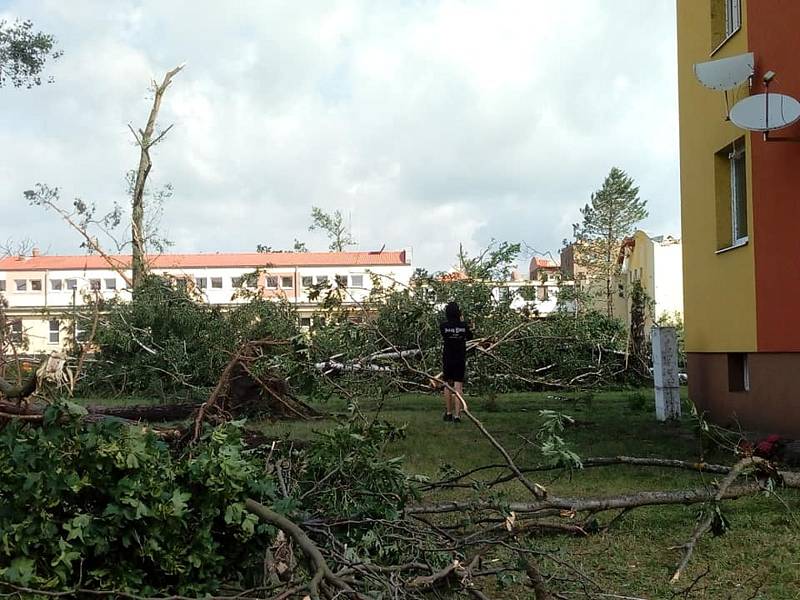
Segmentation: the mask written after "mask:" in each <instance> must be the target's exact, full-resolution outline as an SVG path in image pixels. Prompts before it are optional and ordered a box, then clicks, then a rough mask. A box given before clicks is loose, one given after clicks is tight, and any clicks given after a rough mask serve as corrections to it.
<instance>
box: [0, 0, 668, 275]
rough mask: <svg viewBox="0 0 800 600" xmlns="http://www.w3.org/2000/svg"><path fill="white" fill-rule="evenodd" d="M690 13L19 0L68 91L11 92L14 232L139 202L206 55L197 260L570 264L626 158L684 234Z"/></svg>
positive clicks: (179, 144)
mask: <svg viewBox="0 0 800 600" xmlns="http://www.w3.org/2000/svg"><path fill="white" fill-rule="evenodd" d="M674 5H675V2H674V0H559V1H548V2H545V1H544V0H485V1H484V0H463V1H458V0H441V1H439V0H363V1H358V0H320V1H316V0H303V1H302V2H299V1H296V0H282V1H278V0H259V1H256V0H253V1H236V2H230V3H223V2H219V1H210V0H208V1H207V0H184V1H179V0H113V1H109V0H70V1H69V2H64V1H63V0H37V1H34V0H19V1H18V0H10V1H8V0H0V19H3V18H5V19H7V20H9V19H11V20H13V19H14V18H17V17H20V18H26V19H31V20H33V21H34V23H35V24H36V26H37V28H39V29H42V30H44V31H46V32H48V33H52V34H53V35H55V36H56V37H57V38H58V41H59V47H60V48H61V49H62V50H63V51H64V55H63V57H62V58H61V59H60V60H59V61H57V62H56V63H53V64H52V65H50V66H49V67H48V69H47V71H48V73H49V74H52V75H53V76H54V78H55V82H54V83H53V84H50V85H46V86H42V87H40V88H36V89H33V90H15V89H13V88H7V87H4V88H0V209H2V210H0V215H2V220H1V221H0V240H5V239H8V238H14V239H19V238H23V237H28V238H31V239H32V240H34V241H36V242H37V243H38V245H39V246H40V247H42V248H43V249H46V250H48V251H49V252H50V253H67V252H69V253H76V252H80V250H79V248H78V246H79V243H80V240H79V239H78V237H77V236H76V235H75V234H73V233H71V232H69V231H68V230H67V229H66V228H65V226H64V225H63V224H62V223H60V222H59V221H58V219H57V217H56V216H55V215H53V214H49V213H45V212H43V211H42V209H40V208H36V207H30V206H28V205H27V203H26V201H25V200H24V198H23V196H22V192H23V191H24V190H26V189H29V188H31V187H32V186H33V185H34V184H35V183H37V182H43V183H47V184H49V185H51V186H58V187H59V188H60V189H61V191H62V194H63V196H64V199H65V200H66V201H67V202H70V201H71V199H72V198H74V197H76V196H79V197H81V198H83V199H84V200H86V201H93V202H96V203H97V204H98V205H99V206H100V207H108V206H110V205H111V204H112V203H113V202H114V200H118V201H123V202H124V200H125V190H126V185H125V178H124V175H125V172H126V171H127V170H129V169H132V168H134V167H135V166H136V164H137V162H138V153H137V149H136V147H135V146H134V145H133V142H132V138H131V134H130V132H129V131H128V124H129V123H130V124H133V125H134V126H137V127H139V126H143V124H144V121H145V119H146V117H147V112H148V110H149V105H150V95H149V94H148V91H147V88H148V85H149V82H150V80H151V79H152V78H153V77H157V78H161V77H163V74H164V72H165V71H166V70H168V69H170V68H172V67H174V66H175V65H178V64H181V63H184V62H185V63H186V68H185V70H184V71H183V72H181V73H180V74H179V75H178V76H177V77H176V79H175V80H174V83H173V86H172V87H170V89H169V91H168V92H167V95H166V97H165V100H164V104H163V108H162V112H161V116H160V124H161V125H163V126H166V125H168V124H172V123H174V128H173V130H172V131H171V132H170V133H169V136H168V138H167V139H166V141H164V142H163V143H162V144H161V145H159V146H158V148H157V150H155V151H154V168H153V171H152V177H151V179H152V183H153V184H154V185H155V186H160V185H163V184H165V183H171V184H172V185H173V186H174V192H175V193H174V196H173V197H172V198H171V199H170V200H169V201H168V202H167V204H166V206H165V210H164V215H163V218H162V230H163V231H164V233H165V234H166V237H167V238H169V239H170V240H172V241H173V242H174V244H175V247H174V250H175V251H180V252H192V251H210V252H213V251H253V250H254V249H255V247H256V245H257V244H259V243H261V244H268V245H271V246H273V247H275V248H288V247H291V245H292V241H293V239H294V238H299V239H301V240H303V241H305V242H306V243H307V244H308V246H309V247H310V248H311V249H325V247H326V241H325V239H324V237H323V236H322V235H321V234H319V233H317V232H313V233H312V232H309V231H307V228H308V224H309V214H310V211H311V207H312V206H320V207H322V208H323V209H326V210H334V209H339V210H341V211H342V212H343V213H344V214H345V215H347V217H348V218H349V219H350V220H351V223H352V230H353V234H354V237H355V238H356V240H357V241H358V242H359V245H358V247H359V248H360V249H363V250H369V249H375V248H380V247H381V246H382V245H384V244H386V247H387V248H390V249H394V248H403V247H410V248H413V252H414V263H415V265H417V266H424V267H427V268H433V269H438V268H447V267H449V266H450V265H451V264H452V263H453V261H454V256H455V254H456V251H457V249H458V244H459V242H463V243H464V245H465V247H466V248H467V249H470V250H474V249H477V248H479V247H482V246H483V245H485V244H486V243H487V242H488V241H489V240H490V239H492V238H496V239H500V240H511V241H524V242H526V243H527V244H528V245H529V246H530V247H532V248H535V249H538V250H539V251H541V252H546V251H552V252H556V251H557V250H558V248H559V247H560V245H561V240H562V239H563V238H565V237H568V236H569V235H570V234H571V223H573V222H575V221H576V220H577V219H578V218H579V213H578V209H579V207H581V206H582V205H583V204H585V203H586V202H587V201H588V200H589V195H590V193H591V192H592V191H593V190H595V189H597V188H598V187H599V186H600V184H601V183H602V180H603V178H604V177H605V175H606V174H607V173H608V171H609V169H610V168H611V167H612V166H618V167H620V168H622V169H624V170H626V171H627V172H628V173H629V174H630V175H631V176H632V177H634V178H635V180H636V181H637V183H638V184H639V186H640V188H641V196H642V197H643V198H646V199H647V200H648V203H649V209H650V217H649V219H648V220H647V221H646V222H645V223H644V226H645V228H646V229H647V230H648V231H651V232H652V233H655V234H658V233H678V231H679V198H678V190H679V188H678V138H677V127H678V117H677V82H676V65H675V60H676V49H675V14H674V12H675V7H674Z"/></svg>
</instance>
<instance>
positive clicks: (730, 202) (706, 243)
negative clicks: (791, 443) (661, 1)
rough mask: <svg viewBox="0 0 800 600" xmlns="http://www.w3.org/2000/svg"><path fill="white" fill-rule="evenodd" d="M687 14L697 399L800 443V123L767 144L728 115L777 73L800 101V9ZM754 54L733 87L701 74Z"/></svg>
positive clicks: (715, 1)
mask: <svg viewBox="0 0 800 600" xmlns="http://www.w3.org/2000/svg"><path fill="white" fill-rule="evenodd" d="M677 16H678V85H679V111H680V165H681V208H682V215H681V219H682V242H683V270H684V313H685V327H686V350H687V356H688V363H689V393H690V396H691V398H692V400H693V401H694V402H695V404H696V405H697V406H698V408H700V409H701V410H704V411H706V412H707V413H708V415H709V416H710V417H711V418H713V419H714V420H715V421H716V422H718V423H721V424H724V425H735V424H738V425H740V426H742V427H743V428H745V429H751V430H758V431H770V432H777V433H783V434H788V435H795V436H800V402H798V400H797V399H798V398H799V397H800V379H798V377H797V376H796V373H797V371H798V370H800V311H798V310H797V298H798V297H800V236H798V235H797V228H798V224H800V201H798V193H799V192H800V143H796V142H795V143H792V142H791V141H785V138H790V139H791V138H797V137H800V125H792V126H790V127H788V128H786V129H783V130H782V131H780V132H777V133H778V135H777V136H772V137H771V138H770V139H766V138H768V137H769V136H764V135H763V134H761V133H756V132H748V131H745V130H743V129H739V128H737V127H736V126H735V125H734V124H733V123H732V122H731V121H729V120H728V119H727V106H729V105H731V104H733V103H735V102H737V101H739V100H741V99H742V98H745V97H747V96H751V95H753V94H757V93H763V92H764V91H765V77H764V76H765V74H768V73H769V72H770V71H772V72H774V73H776V74H777V75H776V76H775V78H774V80H773V81H772V82H771V84H770V92H779V93H782V94H787V95H790V96H793V97H794V98H800V71H799V70H798V68H797V60H798V59H797V57H798V56H800V35H798V32H797V24H798V23H800V2H796V1H795V0H758V1H756V0H678V2H677ZM750 52H752V53H753V55H754V59H755V60H754V68H753V72H752V76H751V77H749V78H748V79H746V80H745V81H744V82H743V83H742V84H741V85H739V86H738V87H736V88H734V89H730V90H728V91H727V92H721V91H714V90H712V89H708V88H707V87H704V86H703V85H701V83H700V82H699V81H698V79H697V78H696V76H695V72H694V65H695V64H697V63H703V62H707V61H711V60H717V59H723V58H731V57H735V56H739V55H742V54H744V53H750ZM766 79H767V80H769V79H770V77H769V76H768V77H767V78H766ZM776 137H780V138H784V140H779V139H775V138H776Z"/></svg>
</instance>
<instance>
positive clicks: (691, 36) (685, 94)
mask: <svg viewBox="0 0 800 600" xmlns="http://www.w3.org/2000/svg"><path fill="white" fill-rule="evenodd" d="M677 2H678V95H679V108H680V153H681V163H680V164H681V221H682V238H683V271H684V317H685V325H686V349H687V351H688V352H753V351H755V350H756V304H755V272H754V261H753V243H754V240H753V209H752V197H753V194H752V190H751V180H752V177H751V176H750V171H751V169H750V139H749V136H747V148H746V153H747V163H748V164H747V171H748V176H747V180H748V182H747V184H748V201H747V202H748V209H747V213H748V221H749V223H748V231H749V232H750V242H749V244H748V245H745V246H742V247H740V248H736V249H733V250H729V251H727V252H724V253H721V254H716V250H717V208H716V195H715V174H714V173H715V170H714V155H715V153H716V152H718V151H719V150H720V149H722V148H724V147H725V146H727V145H728V144H730V143H731V142H733V141H734V140H736V139H738V138H740V137H741V136H742V134H743V132H742V130H740V129H738V128H736V127H735V126H733V125H732V124H730V123H729V122H727V121H725V99H724V96H723V93H722V92H717V91H714V90H710V89H708V88H706V87H704V86H703V85H701V84H700V82H699V81H697V79H696V78H695V75H694V71H693V68H692V67H693V65H694V64H695V63H698V62H704V61H707V60H713V59H717V58H725V57H728V56H733V55H735V54H740V53H743V52H747V33H746V32H747V2H746V1H745V2H743V3H742V4H743V5H742V28H741V30H740V31H739V32H737V33H735V34H734V35H733V36H732V37H731V38H730V39H729V40H728V41H727V42H726V43H725V44H723V45H722V47H720V48H719V50H718V51H717V52H715V53H714V55H713V56H710V52H711V35H712V34H711V6H710V1H709V0H677ZM734 91H735V92H736V93H738V95H739V97H741V96H742V95H743V94H746V93H747V91H746V85H745V86H743V87H742V88H740V89H737V90H734ZM729 94H730V92H729Z"/></svg>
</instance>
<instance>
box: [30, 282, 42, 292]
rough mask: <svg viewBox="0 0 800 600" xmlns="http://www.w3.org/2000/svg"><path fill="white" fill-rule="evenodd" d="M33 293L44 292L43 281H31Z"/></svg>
mask: <svg viewBox="0 0 800 600" xmlns="http://www.w3.org/2000/svg"><path fill="white" fill-rule="evenodd" d="M31 291H33V292H41V291H42V280H41V279H31Z"/></svg>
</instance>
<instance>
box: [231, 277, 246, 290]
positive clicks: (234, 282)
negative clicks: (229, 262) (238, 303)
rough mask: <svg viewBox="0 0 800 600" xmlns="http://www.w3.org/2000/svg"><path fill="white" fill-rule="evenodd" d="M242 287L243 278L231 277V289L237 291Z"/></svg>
mask: <svg viewBox="0 0 800 600" xmlns="http://www.w3.org/2000/svg"><path fill="white" fill-rule="evenodd" d="M243 286H244V277H241V276H240V277H231V287H232V288H234V289H238V288H241V287H243Z"/></svg>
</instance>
